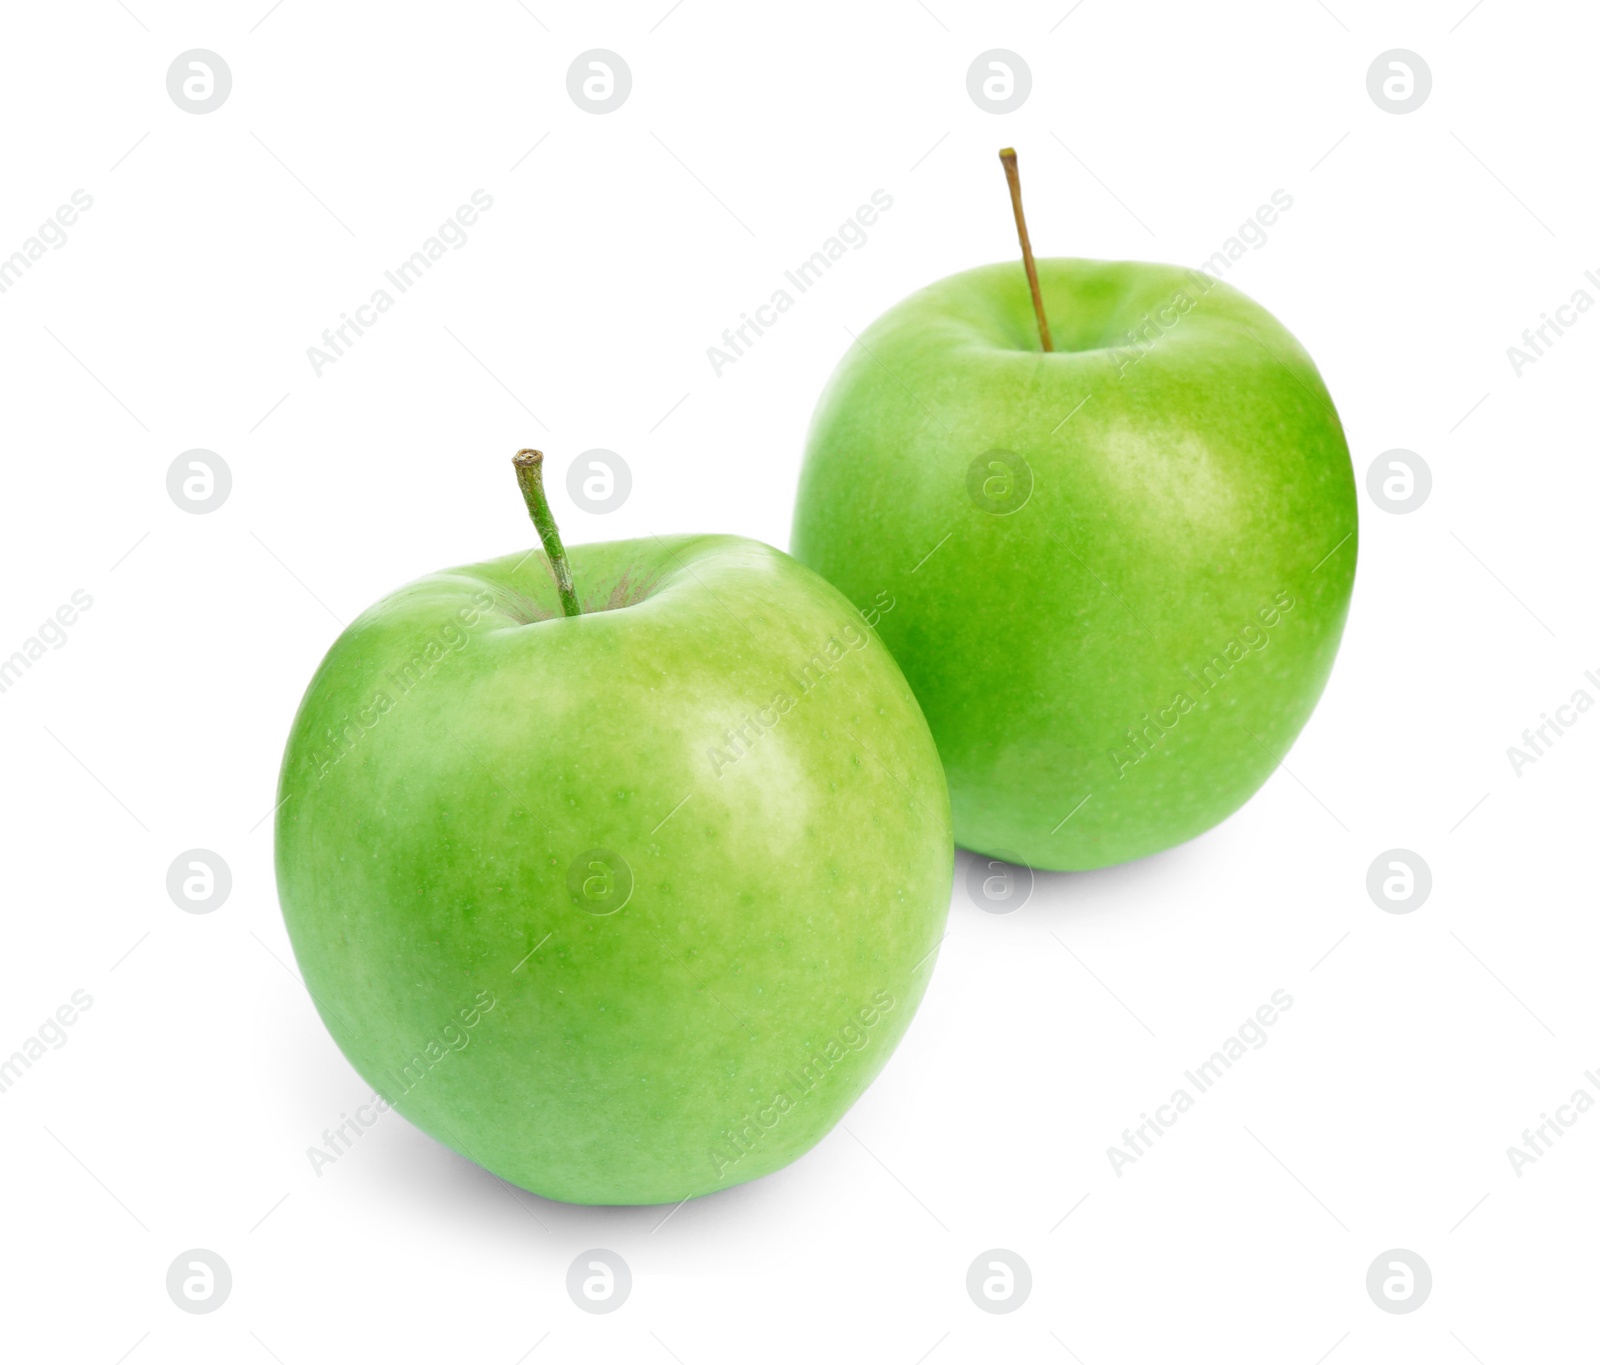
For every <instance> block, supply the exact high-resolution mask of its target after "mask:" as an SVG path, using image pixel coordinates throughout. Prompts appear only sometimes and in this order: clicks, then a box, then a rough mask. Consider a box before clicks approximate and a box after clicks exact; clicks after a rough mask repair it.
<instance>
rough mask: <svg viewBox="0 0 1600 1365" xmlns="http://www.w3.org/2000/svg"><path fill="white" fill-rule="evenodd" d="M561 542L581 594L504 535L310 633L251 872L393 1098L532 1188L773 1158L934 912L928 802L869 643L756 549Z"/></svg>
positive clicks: (912, 977) (348, 1048) (684, 1173)
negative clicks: (488, 554)
mask: <svg viewBox="0 0 1600 1365" xmlns="http://www.w3.org/2000/svg"><path fill="white" fill-rule="evenodd" d="M569 559H570V562H571V564H572V566H573V573H574V577H575V579H576V583H577V587H578V591H579V594H580V596H581V597H582V598H583V599H584V601H585V614H583V615H581V616H575V617H570V618H567V617H563V616H562V615H561V610H560V606H559V602H558V598H557V595H556V589H555V585H554V582H553V579H552V577H551V572H550V568H549V563H548V561H547V560H546V558H545V556H544V555H543V554H541V553H537V552H534V553H531V554H526V555H520V556H517V555H513V556H507V557H506V558H503V559H497V560H492V561H490V562H488V563H484V564H479V565H475V566H472V567H468V568H461V569H454V570H450V571H447V572H443V573H438V574H434V575H432V576H430V577H428V578H424V579H421V580H419V581H418V582H415V583H412V584H410V585H409V586H407V587H404V588H401V589H400V590H399V591H398V592H396V593H394V594H393V595H391V596H390V597H387V598H385V599H384V600H383V601H381V602H379V603H378V604H377V605H376V606H374V607H372V608H370V609H369V610H368V611H367V612H365V613H364V614H363V615H362V616H361V617H360V618H359V619H358V620H357V621H356V622H355V623H354V624H352V625H351V626H350V627H349V628H348V629H347V630H346V631H345V632H344V634H343V635H341V636H340V637H339V639H338V641H337V642H336V643H335V644H334V646H333V648H332V649H331V650H330V651H329V653H328V655H327V657H326V658H325V659H324V660H323V663H322V665H321V667H320V668H319V669H318V670H317V673H316V675H315V677H314V678H313V679H312V681H311V684H310V687H309V689H308V690H307V692H306V695H305V699H304V701H303V702H302V703H301V707H300V710H299V713H298V715H297V716H296V718H295V721H294V725H293V730H292V732H291V734H290V736H289V742H288V746H287V749H286V751H285V754H284V760H283V770H282V777H281V782H280V789H279V794H280V798H281V800H282V802H283V804H282V808H281V809H280V811H279V813H278V819H277V870H278V889H279V897H280V899H281V902H282V905H283V913H284V920H285V922H286V924H287V926H288V930H289V936H290V939H291V941H292V942H293V945H294V952H295V956H296V958H297V959H298V961H299V964H300V968H301V971H302V973H303V975H304V977H305V981H306V984H307V987H308V988H309V990H310V992H311V995H312V997H313V999H314V1000H315V1002H316V1004H317V1008H318V1010H319V1011H320V1012H321V1014H322V1018H323V1021H324V1022H325V1023H326V1025H327V1027H328V1030H329V1032H331V1033H332V1035H333V1037H334V1040H335V1041H336V1042H337V1043H338V1045H339V1047H340V1048H341V1049H342V1050H343V1052H344V1054H345V1056H346V1057H348V1058H349V1060H350V1061H351V1063H352V1064H353V1065H354V1066H355V1068H356V1070H357V1071H359V1072H360V1073H361V1075H362V1076H363V1077H364V1078H365V1079H366V1081H367V1083H368V1084H370V1085H371V1086H373V1087H374V1089H375V1090H376V1091H377V1092H378V1093H379V1095H380V1096H381V1097H382V1099H383V1100H385V1101H387V1102H388V1103H389V1104H391V1105H392V1106H393V1107H394V1108H396V1109H397V1110H398V1111H399V1112H400V1113H402V1114H403V1115H405V1116H406V1118H408V1119H409V1120H410V1121H411V1122H412V1123H414V1124H416V1125H417V1126H418V1127H419V1128H421V1129H423V1130H424V1131H425V1132H427V1133H430V1134H431V1135H432V1136H434V1137H435V1138H437V1139H438V1140H439V1141H440V1142H442V1143H444V1144H445V1145H447V1146H449V1147H451V1148H454V1149H455V1150H456V1151H458V1152H460V1153H462V1154H463V1155H465V1156H467V1157H469V1158H470V1159H471V1160H473V1161H476V1162H477V1163H479V1164H480V1165H482V1166H484V1167H486V1168H487V1169H488V1170H490V1171H492V1172H493V1173H494V1174H495V1175H498V1176H501V1177H503V1178H504V1179H506V1180H508V1181H511V1182H513V1183H514V1184H517V1185H520V1186H522V1187H524V1188H525V1189H529V1190H532V1191H534V1192H536V1193H538V1194H541V1195H546V1196H548V1197H550V1198H552V1199H559V1200H565V1201H569V1202H573V1203H581V1204H653V1203H666V1202H676V1201H678V1200H681V1199H684V1198H686V1197H688V1196H690V1195H698V1194H705V1193H707V1192H709V1191H712V1190H717V1189H721V1188H723V1187H725V1186H728V1185H733V1184H737V1183H740V1182H742V1181H745V1180H750V1179H753V1178H755V1177H757V1176H760V1175H765V1174H767V1173H768V1172H770V1171H775V1170H777V1169H778V1168H779V1167H781V1166H784V1165H786V1164H787V1163H789V1162H791V1161H793V1160H794V1159H795V1158H796V1157H798V1156H800V1155H801V1154H802V1153H804V1152H805V1151H807V1150H808V1149H809V1148H810V1147H811V1146H813V1145H814V1144H815V1143H816V1142H817V1141H818V1140H820V1139H821V1138H822V1137H823V1135H824V1134H826V1133H827V1132H828V1131H829V1129H831V1128H832V1127H833V1126H834V1124H835V1123H837V1122H838V1120H839V1119H840V1117H841V1116H842V1115H843V1114H844V1113H845V1111H846V1110H847V1109H848V1108H849V1107H850V1105H851V1104H852V1103H854V1101H855V1100H856V1098H857V1097H858V1096H859V1095H860V1094H861V1093H862V1091H863V1090H864V1089H865V1088H866V1086H867V1085H868V1083H869V1082H870V1081H871V1080H872V1078H873V1077H874V1076H875V1075H876V1074H877V1073H878V1071H879V1069H880V1068H881V1067H882V1066H883V1064H884V1062H885V1061H886V1060H887V1059H888V1057H889V1055H890V1053H891V1052H892V1051H893V1050H894V1047H895V1044H896V1043H897V1042H898V1041H899V1039H900V1037H901V1035H902V1034H903V1033H904V1032H905V1029H906V1026H907V1024H908V1023H909V1022H910V1020H911V1016H912V1014H913V1013H914V1012H915V1010H916V1007H917V1004H918V1002H919V1001H920V999H921V996H922V993H923V989H924V987H925V985H926V983H927V980H928V976H929V973H930V972H931V971H932V968H933V963H934V955H935V950H936V949H937V946H938V944H939V942H940V939H941V936H942V934H943V932H944V923H945V917H946V914H947V911H948V908H949V896H950V882H951V870H952V861H953V847H952V844H951V838H950V830H949V805H948V797H947V794H946V790H945V783H944V775H943V772H942V770H941V769H940V766H939V760H938V753H937V750H936V749H935V747H934V743H933V739H932V736H931V735H930V734H929V733H928V727H927V724H926V722H925V721H924V720H923V717H922V713H921V711H920V709H919V708H918V706H917V702H916V699H915V698H914V697H913V696H912V694H911V691H910V689H909V687H908V686H907V685H906V682H905V679H904V678H903V676H902V675H901V673H900V670H899V669H898V668H897V667H896V665H895V663H894V660H893V659H892V658H891V657H890V655H889V653H888V651H887V650H886V649H884V647H883V646H882V644H881V643H880V642H879V641H878V639H877V637H876V636H875V635H874V634H873V632H872V630H871V629H869V628H868V627H867V625H866V624H865V623H864V622H863V620H862V618H861V616H860V615H859V614H858V613H857V612H856V611H855V610H854V609H853V608H852V607H851V606H850V604H849V603H848V602H846V601H845V599H844V598H843V597H842V596H841V595H840V594H839V593H838V592H836V591H835V590H834V589H833V588H831V587H830V586H828V584H826V583H825V582H823V581H822V579H820V578H818V577H817V576H816V575H815V574H813V573H811V572H810V570H808V569H806V568H804V567H803V566H801V565H800V564H798V563H797V562H796V561H794V560H793V559H791V558H789V556H787V555H785V554H783V553H782V552H781V551H778V550H775V549H773V548H771V547H770V546H767V545H762V544H759V543H757V542H754V541H749V540H742V539H739V538H736V537H731V536H698V537H679V538H676V539H652V540H650V541H631V542H630V541H618V542H613V543H609V544H597V545H582V546H577V547H573V548H572V549H570V550H569ZM830 642H832V644H831V645H830ZM835 656H837V657H835ZM408 670H409V672H408ZM802 684H806V686H804V687H803V686H802ZM780 695H781V696H787V697H788V698H789V705H787V706H784V705H783V704H782V703H777V704H776V705H775V704H774V699H775V698H777V697H779V696H780ZM750 718H754V724H752V723H751V720H750ZM741 725H744V726H746V730H745V735H746V739H747V740H748V743H740V742H738V741H737V740H736V738H733V737H730V736H729V735H728V733H727V732H729V731H733V730H737V729H738V728H739V727H740V726H741ZM736 755H737V756H736ZM719 769H720V772H719ZM590 850H603V851H607V852H608V853H609V855H611V856H610V859H609V862H610V866H605V865H604V863H605V862H606V861H607V860H606V859H601V860H599V861H600V863H601V864H602V865H601V866H595V865H594V863H595V860H593V859H585V858H583V857H581V856H580V855H584V854H585V853H587V852H588V851H590ZM618 855H620V858H621V859H622V861H623V862H624V863H625V864H626V865H627V867H628V868H630V869H631V878H632V891H631V896H630V897H629V898H628V899H627V900H626V902H625V903H624V904H622V905H621V906H620V908H617V907H615V905H614V901H615V900H616V899H617V895H618V893H619V892H620V890H621V888H622V887H623V886H624V885H625V882H626V878H625V876H624V875H623V869H622V868H619V867H618V866H617V865H616V857H617V856H618ZM575 866H576V867H577V869H578V870H577V872H576V873H573V874H572V875H570V876H569V869H572V868H573V867H575ZM586 897H587V898H592V899H586ZM608 910H609V913H598V912H600V911H608ZM408 1067H409V1068H410V1071H409V1073H408V1071H407V1068H408Z"/></svg>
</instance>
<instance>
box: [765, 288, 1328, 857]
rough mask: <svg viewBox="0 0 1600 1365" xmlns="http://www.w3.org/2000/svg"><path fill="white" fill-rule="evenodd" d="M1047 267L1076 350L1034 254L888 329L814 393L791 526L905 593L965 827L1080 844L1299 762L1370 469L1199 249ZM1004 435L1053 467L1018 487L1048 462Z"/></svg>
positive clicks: (1123, 846)
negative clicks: (1362, 469)
mask: <svg viewBox="0 0 1600 1365" xmlns="http://www.w3.org/2000/svg"><path fill="white" fill-rule="evenodd" d="M1038 272H1039V283H1040V287H1041V291H1042V294H1043V298H1044V301H1045V313H1046V316H1047V317H1048V318H1049V320H1050V324H1051V330H1052V332H1053V333H1054V340H1055V344H1056V350H1055V351H1054V352H1052V353H1049V354H1046V353H1045V352H1043V351H1042V350H1041V349H1040V345H1039V339H1038V332H1037V327H1036V323H1035V320H1034V315H1033V308H1032V303H1031V300H1030V296H1029V292H1028V287H1027V281H1026V277H1025V275H1024V273H1023V269H1022V266H1021V265H1020V263H1013V264H1009V265H991V266H984V267H981V268H979V269H976V270H969V271H966V272H963V273H961V274H958V275H952V276H950V277H949V278H947V279H944V280H940V281H939V282H938V283H936V284H933V285H931V286H929V287H928V288H926V289H923V290H922V291H920V292H919V293H917V294H914V295H912V296H911V297H910V298H907V299H905V300H903V301H902V302H901V303H899V304H897V305H896V306H895V307H894V308H892V309H890V310H889V311H888V312H887V313H885V314H884V315H883V316H882V317H881V318H879V319H878V320H877V321H876V322H875V323H873V325H872V326H871V327H870V328H869V329H867V331H866V332H865V333H864V335H863V336H862V337H861V340H860V344H859V345H857V346H854V347H852V348H851V350H850V351H849V352H848V353H847V354H846V356H845V358H844V359H843V360H842V361H841V362H840V364H839V366H838V368H837V369H836V370H835V372H834V374H833V377H832V379H831V380H830V381H829V383H828V386H827V388H826V390H825V391H824V393H823V395H822V397H821V399H820V401H819V403H818V405H817V409H816V413H815V416H814V418H813V420H812V426H811V432H810V436H809V440H808V444H807V449H806V457H805V462H804V466H803V469H802V473H801V478H800V491H799V497H798V501H797V505H796V510H795V520H794V533H793V553H794V554H795V556H796V557H797V558H799V559H800V560H801V561H802V562H803V563H805V564H808V565H810V567H811V568H813V569H815V570H816V571H817V572H818V573H820V574H821V575H822V576H823V577H824V578H826V579H828V581H829V582H831V583H833V584H834V585H835V586H837V587H838V588H839V589H840V590H841V591H842V592H843V593H844V594H845V596H847V597H849V598H850V599H851V600H852V601H853V602H855V603H856V604H857V605H858V606H866V605H867V604H868V603H870V602H871V601H872V600H873V599H874V597H875V595H876V594H878V593H880V592H884V593H887V594H889V596H890V597H891V598H892V599H893V600H894V601H895V602H896V603H897V605H896V608H895V610H894V612H893V613H892V614H890V615H889V616H887V617H885V618H884V621H883V623H882V624H881V626H880V627H879V632H880V635H881V636H882V639H883V641H884V643H885V644H887V645H888V646H889V648H890V650H891V651H892V652H893V654H894V656H895V658H896V659H897V660H899V662H900V666H901V667H902V668H903V669H904V670H905V674H906V677H907V678H908V679H909V681H910V683H911V686H912V689H913V690H914V691H915V692H916V694H917V699H918V700H919V701H920V702H921V703H922V709H923V712H924V713H925V714H926V716H927V718H928V723H929V725H930V726H931V727H932V729H933V734H934V738H935V739H936V740H937V742H938V745H939V753H940V756H941V757H942V758H943V760H944V765H945V775H946V777H947V778H948V780H949V784H950V803H951V810H952V813H953V818H954V821H955V837H956V842H957V843H958V844H960V845H962V846H964V847H966V848H970V849H973V850H975V851H977V852H979V853H983V854H986V855H990V856H994V857H1000V858H1008V859H1010V860H1012V861H1015V862H1025V863H1027V864H1029V865H1031V866H1033V867H1036V868H1046V869H1055V870H1083V869H1089V868H1096V867H1103V866H1107V865H1110V864H1113V863H1121V862H1126V861H1128V860H1130V859H1133V858H1139V857H1142V856H1144V855H1146V854H1150V853H1155V852H1157V851H1159V850H1161V849H1165V848H1170V847H1172V846H1173V845H1175V844H1178V843H1181V842H1183V841H1184V840H1186V839H1190V838H1193V837H1194V836H1195V835H1198V834H1200V833H1202V832H1203V831H1205V830H1207V829H1210V828H1211V827H1212V826H1213V825H1215V824H1217V823H1218V822H1219V821H1221V820H1223V819H1224V818H1226V817H1227V816H1228V815H1230V814H1231V813H1232V812H1233V811H1235V810H1237V809H1238V808H1239V807H1240V806H1241V805H1242V804H1243V803H1244V802H1245V801H1246V800H1248V799H1249V797H1250V796H1251V794H1252V793H1254V792H1255V791H1256V789H1257V788H1259V787H1260V786H1261V784H1262V783H1263V782H1264V781H1265V780H1266V779H1267V777H1268V776H1269V775H1270V774H1271V773H1272V772H1273V770H1274V769H1275V768H1276V766H1277V765H1278V762H1279V761H1280V759H1281V758H1282V756H1283V755H1284V754H1285V753H1286V752H1287V750H1288V748H1289V746H1290V744H1292V743H1293V741H1294V738H1295V736H1296V735H1297V734H1298V733H1299V731H1300V728H1301V727H1302V726H1303V725H1304V724H1305V722H1306V719H1307V718H1308V717H1309V716H1310V714H1311V710H1312V708H1313V706H1314V705H1315V704H1316V701H1317V698H1318V696H1319V695H1320V694H1321V692H1322V689H1323V685H1324V684H1325V682H1326V681H1327V678H1328V673H1329V670H1330V669H1331V668H1332V666H1333V659H1334V654H1335V652H1336V650H1337V649H1338V645H1339V637H1340V635H1341V633H1342V631H1343V628H1344V621H1345V615H1346V612H1347V610H1348V608H1349V603H1350V594H1351V588H1352V584H1353V581H1354V577H1355V562H1356V486H1355V477H1354V473H1353V471H1352V469H1351V465H1350V454H1349V450H1348V448H1347V446H1346V444H1345V438H1344V432H1343V429H1342V427H1341V425H1340V422H1339V418H1338V415H1337V413H1336V412H1335V411H1334V408H1333V405H1332V402H1331V400H1330V399H1329V397H1328V392H1327V390H1326V388H1325V387H1324V385H1323V383H1322V379H1321V377H1320V376H1319V375H1318V373H1317V370H1316V367H1315V366H1314V365H1313V364H1312V362H1311V358H1310V357H1309V356H1308V355H1307V354H1306V353H1305V351H1304V350H1302V349H1301V347H1300V345H1299V344H1298V343H1297V342H1296V341H1295V339H1294V338H1293V337H1292V336H1291V335H1290V334H1289V333H1288V331H1287V330H1285V328H1284V327H1283V326H1282V325H1281V324H1280V323H1279V322H1277V321H1276V320H1275V319H1274V318H1273V317H1272V316H1271V315H1270V314H1269V313H1268V312H1267V311H1266V310H1265V309H1263V308H1262V307H1261V306H1260V305H1258V304H1256V303H1254V302H1252V301H1251V300H1250V299H1248V298H1246V297H1245V296H1244V295H1243V294H1241V293H1239V292H1238V291H1237V290H1235V289H1233V288H1231V287H1230V286H1228V285H1226V284H1223V283H1221V282H1219V281H1217V280H1215V279H1213V278H1212V277H1210V276H1207V275H1203V274H1200V273H1199V272H1196V271H1189V270H1184V269H1182V268H1180V267H1176V266H1165V265H1152V264H1145V263H1139V262H1103V261H1085V260H1042V261H1039V262H1038ZM1140 329H1142V330H1143V331H1144V339H1143V341H1142V342H1135V341H1134V340H1133V339H1132V338H1133V334H1134V333H1135V332H1136V331H1138V330H1140ZM996 450H1000V451H1007V452H1011V453H1013V454H1014V455H1019V456H1021V457H1022V458H1023V460H1025V461H1026V466H1027V469H1028V470H1031V481H1032V486H1031V493H1030V495H1029V496H1028V497H1027V500H1026V501H1025V502H1023V503H1022V505H1021V506H1020V507H1015V508H1014V510H1006V509H1008V508H1013V505H1014V504H1015V503H1016V502H1017V501H1019V500H1020V498H1021V495H1022V493H1023V492H1024V490H1025V485H1026V483H1027V474H1026V473H1025V472H1024V470H1023V469H1022V468H1021V467H1020V466H1014V467H1011V468H1008V466H1007V465H1006V463H1005V462H1004V461H1000V462H998V464H997V463H996V462H994V461H993V460H992V459H986V458H985V457H986V456H988V455H989V453H990V452H993V451H996ZM974 468H976V469H977V472H976V473H973V470H974ZM969 478H970V479H971V480H972V486H973V487H975V488H976V489H977V493H976V495H973V494H969ZM991 509H992V510H991ZM1285 601H1287V602H1289V603H1291V605H1290V606H1289V607H1288V608H1287V609H1286V608H1285V607H1284V606H1283V603H1284V602H1285ZM1235 655H1237V657H1234V656H1235ZM1213 661H1215V662H1213Z"/></svg>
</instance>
